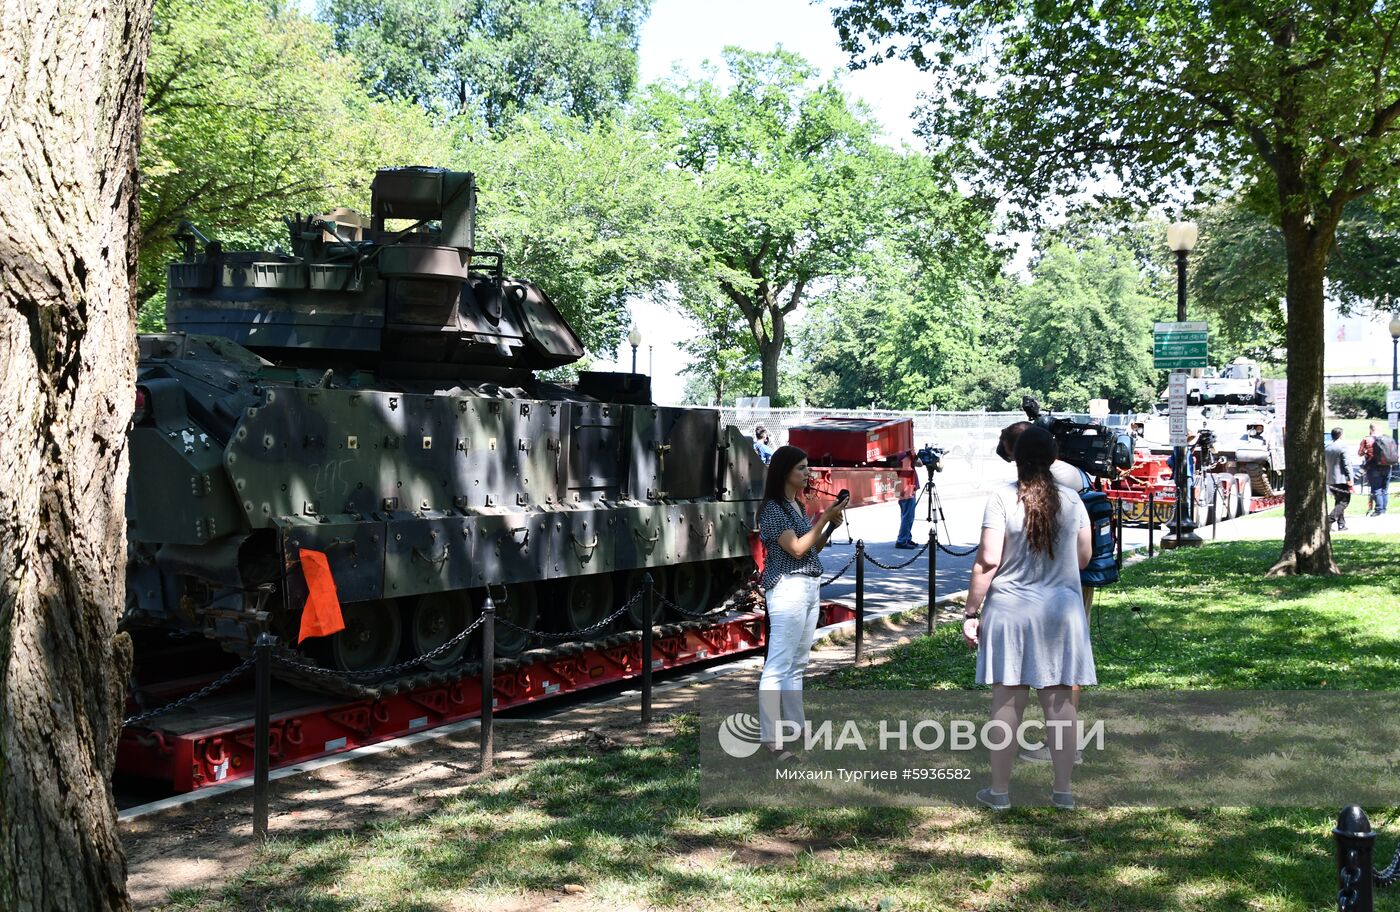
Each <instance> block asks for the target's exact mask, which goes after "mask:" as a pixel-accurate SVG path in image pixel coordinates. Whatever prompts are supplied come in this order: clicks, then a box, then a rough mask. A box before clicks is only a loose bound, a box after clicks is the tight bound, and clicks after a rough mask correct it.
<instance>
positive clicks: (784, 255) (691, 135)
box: [641, 48, 941, 403]
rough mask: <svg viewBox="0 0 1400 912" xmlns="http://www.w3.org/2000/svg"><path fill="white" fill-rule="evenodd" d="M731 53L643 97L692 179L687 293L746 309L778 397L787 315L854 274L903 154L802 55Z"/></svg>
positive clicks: (767, 379)
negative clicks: (695, 279)
mask: <svg viewBox="0 0 1400 912" xmlns="http://www.w3.org/2000/svg"><path fill="white" fill-rule="evenodd" d="M724 66H725V74H724V77H720V76H719V75H718V74H716V73H714V72H710V73H708V74H707V76H706V77H705V78H699V79H690V80H681V79H676V80H669V81H664V82H660V83H657V84H654V85H652V86H650V87H649V88H648V92H647V95H646V96H645V98H644V99H643V101H642V103H641V110H642V112H643V114H644V116H645V117H646V118H647V119H648V121H649V122H650V124H651V127H652V129H653V130H654V131H655V132H656V136H657V140H658V142H660V143H661V144H662V145H663V146H665V147H667V148H668V149H669V150H670V151H671V154H672V155H673V156H674V160H675V164H676V165H677V166H678V167H679V168H680V169H681V170H682V171H683V172H685V173H686V175H687V176H688V177H689V178H690V179H691V180H692V182H693V186H694V188H695V193H694V198H693V203H692V206H691V208H690V210H689V211H688V216H689V217H690V218H691V220H692V222H693V225H694V228H693V232H694V246H695V252H696V255H697V257H698V258H699V259H700V260H701V261H702V262H703V263H704V264H705V266H706V268H707V270H708V272H707V274H706V275H705V276H704V277H703V280H704V283H705V285H706V286H707V288H701V289H698V290H695V291H693V292H690V293H688V294H687V295H686V296H685V298H684V300H687V301H691V302H701V303H702V304H703V306H704V307H707V308H708V307H712V306H713V302H714V300H715V298H716V297H719V299H721V300H725V301H727V302H728V304H729V306H730V307H731V308H733V309H734V310H735V311H737V314H738V315H739V316H740V317H742V319H743V321H744V323H745V324H746V325H747V326H748V328H749V332H750V333H751V334H752V336H753V341H754V345H755V347H756V348H757V350H758V354H759V357H760V359H761V361H762V383H761V394H762V395H765V396H769V397H770V398H772V399H773V401H774V402H775V403H776V402H777V401H778V398H779V378H778V362H779V359H780V357H781V356H782V353H783V351H784V348H785V346H786V345H787V342H788V320H789V318H790V317H791V315H792V314H793V313H794V312H795V311H797V309H798V308H799V307H801V306H802V305H803V304H805V303H807V301H808V300H809V299H810V298H812V296H813V295H814V294H816V293H818V292H820V291H821V290H822V289H823V288H824V287H827V286H829V285H830V283H831V282H833V281H834V280H835V279H837V278H839V277H842V276H850V275H854V274H855V272H856V268H857V260H858V258H859V257H860V256H861V255H862V253H863V252H864V251H866V250H867V249H868V247H869V245H870V244H871V242H872V241H873V239H875V238H876V237H879V236H881V235H882V234H883V233H884V232H885V231H886V230H887V226H888V224H889V219H890V212H891V209H890V204H889V199H888V195H887V194H885V193H884V190H883V188H882V180H883V179H884V177H885V176H886V175H890V174H895V173H897V172H898V168H897V167H896V160H897V159H898V157H899V156H898V154H897V153H895V152H892V151H891V150H888V149H885V148H884V147H882V146H880V145H878V144H877V142H876V138H877V135H878V131H877V128H876V126H875V124H874V121H873V120H872V119H871V118H870V116H869V114H868V112H865V111H863V110H861V109H860V108H859V107H857V106H855V105H853V104H851V103H850V102H849V101H848V100H847V98H846V96H845V94H844V93H843V92H842V90H841V87H840V85H839V84H838V83H837V82H835V81H834V80H821V79H819V78H818V74H817V72H816V70H815V69H814V68H813V67H812V66H811V65H810V64H808V63H807V62H806V61H805V60H803V59H802V58H801V57H799V56H797V55H795V54H792V53H790V52H788V51H783V50H776V51H771V52H765V53H757V52H750V51H743V50H740V49H738V48H726V49H725V51H724ZM930 192H934V191H930ZM940 195H941V194H940ZM911 197H912V194H911ZM908 202H909V203H910V204H917V203H919V202H922V201H921V200H918V199H914V198H911V199H910V200H908ZM707 289H713V290H714V291H716V292H717V294H713V295H712V294H711V293H710V291H709V290H707ZM697 316H699V314H697Z"/></svg>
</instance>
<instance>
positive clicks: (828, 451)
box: [788, 418, 914, 466]
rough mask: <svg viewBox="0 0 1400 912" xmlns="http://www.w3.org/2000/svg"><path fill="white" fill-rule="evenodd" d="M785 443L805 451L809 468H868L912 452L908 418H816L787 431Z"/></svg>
mask: <svg viewBox="0 0 1400 912" xmlns="http://www.w3.org/2000/svg"><path fill="white" fill-rule="evenodd" d="M788 443H790V444H792V445H793V446H795V447H799V448H801V449H802V450H805V451H806V453H807V459H808V461H809V462H810V463H811V464H812V465H813V466H818V465H868V464H870V463H873V462H883V461H884V460H886V459H890V458H898V457H900V456H902V455H904V454H905V453H907V452H909V451H910V450H912V449H914V422H912V421H910V420H909V419H908V418H893V419H889V420H885V419H881V418H819V419H817V421H816V423H814V424H805V425H802V426H801V427H795V428H789V429H788Z"/></svg>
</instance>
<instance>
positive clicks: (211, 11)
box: [138, 0, 450, 330]
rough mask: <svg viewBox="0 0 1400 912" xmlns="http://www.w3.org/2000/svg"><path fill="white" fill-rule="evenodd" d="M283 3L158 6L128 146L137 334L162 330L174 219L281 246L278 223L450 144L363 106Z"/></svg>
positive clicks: (190, 1) (357, 193)
mask: <svg viewBox="0 0 1400 912" xmlns="http://www.w3.org/2000/svg"><path fill="white" fill-rule="evenodd" d="M351 71H352V67H351V65H350V62H349V61H347V60H346V59H345V58H342V57H340V56H339V55H337V54H335V53H334V52H333V50H332V49H331V46H330V33H329V31H328V30H327V29H326V28H325V27H324V26H321V25H318V24H317V23H315V22H312V21H311V20H310V19H307V18H306V17H304V16H302V15H300V14H299V13H298V12H296V11H295V10H294V9H291V8H284V7H282V6H280V5H275V4H274V5H269V4H268V3H265V2H260V0H198V2H196V0H157V2H156V5H155V11H154V25H153V27H152V36H151V53H150V58H149V61H148V64H147V88H146V99H145V114H144V119H143V123H142V131H143V135H142V144H141V171H142V181H141V197H140V201H141V234H142V240H141V259H140V274H139V291H138V294H139V298H140V301H141V328H142V329H143V330H153V329H159V328H160V327H161V326H163V323H164V315H163V311H164V287H165V272H164V270H165V264H166V263H167V262H169V261H170V260H171V259H172V258H173V257H174V255H175V245H174V243H173V242H172V241H171V239H170V235H171V234H172V233H173V232H174V230H175V228H176V226H177V225H178V224H179V222H180V221H182V220H189V221H191V222H193V223H195V224H196V225H197V226H198V227H199V228H200V229H201V230H202V231H203V232H204V233H205V234H207V235H209V236H210V237H213V238H218V239H220V240H222V241H224V243H225V245H226V246H227V247H229V248H231V249H236V248H239V247H253V248H257V247H267V246H269V245H271V244H274V243H284V242H285V238H286V231H285V229H284V228H283V226H282V221H281V220H282V217H283V216H284V215H286V214H288V213H290V212H293V211H298V210H299V211H303V212H306V211H315V210H317V209H321V208H326V207H330V206H333V205H356V204H359V205H364V204H366V203H368V190H369V180H370V178H371V177H372V176H373V171H374V168H376V167H383V166H393V165H407V164H433V163H437V162H440V161H442V160H444V159H445V158H446V155H447V149H448V148H449V146H450V137H449V136H448V135H447V133H446V131H442V130H434V129H433V128H432V126H431V124H429V123H428V121H427V119H426V117H425V116H424V115H423V114H422V113H421V112H420V111H418V110H417V109H416V108H413V107H412V106H410V105H405V104H402V103H387V102H375V101H372V100H370V99H368V98H367V97H365V94H364V92H363V91H362V90H361V88H360V87H359V85H358V84H357V83H356V82H355V80H354V78H353V76H352V75H350V73H351Z"/></svg>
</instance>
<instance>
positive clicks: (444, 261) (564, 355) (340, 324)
mask: <svg viewBox="0 0 1400 912" xmlns="http://www.w3.org/2000/svg"><path fill="white" fill-rule="evenodd" d="M404 222H406V223H407V224H396V223H404ZM475 222H476V183H475V179H474V177H473V175H472V174H471V173H470V172H461V171H448V170H444V169H440V168H421V167H413V168H393V169H383V170H380V171H378V172H376V174H375V177H374V181H373V183H372V184H371V202H370V215H369V218H368V219H365V218H364V217H362V216H360V215H358V214H357V213H355V212H353V211H352V210H348V209H337V210H334V211H333V212H331V213H327V214H324V215H311V216H295V217H292V218H288V219H286V224H287V228H288V232H289V241H290V252H285V251H281V250H278V251H225V250H224V249H223V245H222V244H221V243H220V242H218V241H216V240H210V239H208V238H206V237H205V236H203V235H202V234H200V233H199V231H198V229H196V228H195V227H194V226H192V225H190V224H188V223H182V224H181V226H180V229H179V231H178V233H177V234H176V239H177V240H178V241H179V242H180V243H181V246H182V248H183V256H182V258H181V260H180V261H179V262H176V263H172V264H170V267H169V275H168V294H167V300H166V323H167V326H168V327H169V329H170V331H172V332H185V333H191V334H199V335H206V336H221V337H223V338H226V339H230V340H232V341H234V342H236V343H238V344H239V345H241V346H243V347H245V348H247V349H249V350H250V351H252V352H254V353H256V354H258V355H261V356H262V357H263V358H266V359H267V360H269V361H271V362H272V363H274V364H278V365H285V366H295V367H318V366H327V367H344V368H372V369H375V370H376V371H377V372H378V373H380V374H381V375H384V376H392V375H400V376H430V377H460V378H467V379H480V380H491V381H496V382H500V381H509V380H518V379H520V378H523V377H525V376H528V375H529V374H530V373H531V372H533V371H536V370H545V369H549V368H554V367H560V366H563V365H566V364H570V363H572V362H574V361H577V360H578V359H579V358H581V357H582V356H583V353H584V350H583V345H582V344H581V342H580V341H579V338H578V336H577V335H575V333H574V331H573V329H572V328H570V326H569V325H568V323H567V321H565V319H564V317H563V316H562V315H561V314H560V312H559V311H558V309H556V308H555V306H554V304H553V303H552V302H551V301H550V299H549V296H548V295H546V294H545V293H544V291H543V290H541V289H540V288H539V287H538V286H537V285H535V284H534V283H532V282H528V281H525V280H521V279H513V278H508V277H506V276H505V275H504V274H503V269H502V255H501V254H500V253H498V252H494V251H483V250H478V249H477V248H476V224H475Z"/></svg>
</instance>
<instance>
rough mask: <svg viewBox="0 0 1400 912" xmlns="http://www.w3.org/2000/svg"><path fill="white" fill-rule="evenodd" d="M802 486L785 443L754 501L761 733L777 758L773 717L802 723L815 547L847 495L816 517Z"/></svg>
mask: <svg viewBox="0 0 1400 912" xmlns="http://www.w3.org/2000/svg"><path fill="white" fill-rule="evenodd" d="M806 487H807V454H806V453H804V452H802V451H801V450H799V449H798V448H797V447H793V446H784V447H779V448H778V449H777V450H775V451H774V453H773V455H772V457H771V458H770V459H769V461H768V477H767V479H766V480H765V482H764V485H763V500H762V501H761V502H760V503H759V506H758V530H759V538H760V539H761V540H762V541H763V545H764V550H765V558H764V566H763V590H764V597H765V602H766V604H767V608H768V625H769V630H768V654H767V656H766V657H765V658H764V660H763V674H762V676H761V677H760V678H759V682H758V722H759V737H760V740H761V741H762V743H763V745H764V746H765V747H767V748H768V749H769V751H771V752H772V753H773V754H774V755H776V756H777V757H778V759H780V760H791V759H793V754H792V753H791V752H790V751H787V750H784V749H783V746H782V740H783V739H784V738H783V736H784V735H787V740H791V737H792V736H791V732H790V731H789V732H783V731H781V730H780V729H779V725H778V722H779V720H784V721H788V722H795V723H797V724H798V725H801V724H802V721H803V720H804V718H805V716H804V715H803V713H802V676H803V674H804V673H805V672H806V670H807V658H808V656H809V655H810V654H811V651H812V637H813V635H814V634H815V633H816V630H817V611H818V606H819V604H820V594H821V575H822V562H821V558H819V557H818V556H817V554H818V552H820V551H821V549H822V548H824V547H825V546H826V543H827V540H828V539H830V538H831V533H832V532H834V531H836V528H837V527H838V526H840V525H841V522H842V520H843V518H844V516H845V511H846V501H845V500H841V501H838V502H837V503H835V504H833V505H832V506H831V507H829V508H827V509H826V510H824V511H822V513H821V514H820V515H819V516H818V517H817V522H816V525H813V524H812V523H811V522H809V521H808V519H807V511H806V510H805V509H804V507H803V505H802V502H801V501H800V500H798V497H799V496H800V495H801V494H802V492H803V490H805V489H806Z"/></svg>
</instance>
